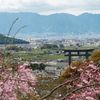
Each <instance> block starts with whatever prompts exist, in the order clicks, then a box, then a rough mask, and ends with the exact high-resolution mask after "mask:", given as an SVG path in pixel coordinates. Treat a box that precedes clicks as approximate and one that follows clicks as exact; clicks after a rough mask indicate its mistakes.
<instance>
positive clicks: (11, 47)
mask: <svg viewBox="0 0 100 100" xmlns="http://www.w3.org/2000/svg"><path fill="white" fill-rule="evenodd" d="M6 50H15V51H20V50H23V48H21V47H17V46H8V47H7V48H6Z"/></svg>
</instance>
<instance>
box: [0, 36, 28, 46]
mask: <svg viewBox="0 0 100 100" xmlns="http://www.w3.org/2000/svg"><path fill="white" fill-rule="evenodd" d="M6 39H7V37H6V36H4V35H3V34H0V44H5V43H6ZM12 40H13V42H12ZM9 43H12V44H29V42H27V41H24V40H21V39H15V38H14V39H13V38H11V37H8V39H7V44H9Z"/></svg>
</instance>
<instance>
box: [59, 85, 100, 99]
mask: <svg viewBox="0 0 100 100" xmlns="http://www.w3.org/2000/svg"><path fill="white" fill-rule="evenodd" d="M95 85H100V83H95V84H90V85H86V86H82V87H80V88H77V89H75V90H73V91H72V92H70V93H67V94H66V95H65V96H64V97H63V98H61V99H60V100H65V97H67V96H69V95H70V94H72V93H74V92H76V91H78V90H81V89H83V88H86V87H91V86H95Z"/></svg>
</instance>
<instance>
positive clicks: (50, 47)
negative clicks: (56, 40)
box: [41, 44, 58, 49]
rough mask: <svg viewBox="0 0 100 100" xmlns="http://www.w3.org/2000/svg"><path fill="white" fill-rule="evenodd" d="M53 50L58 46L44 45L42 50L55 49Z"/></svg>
mask: <svg viewBox="0 0 100 100" xmlns="http://www.w3.org/2000/svg"><path fill="white" fill-rule="evenodd" d="M53 48H58V46H57V45H56V44H44V45H43V46H42V47H41V49H53Z"/></svg>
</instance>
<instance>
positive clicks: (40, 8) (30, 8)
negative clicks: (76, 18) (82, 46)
mask: <svg viewBox="0 0 100 100" xmlns="http://www.w3.org/2000/svg"><path fill="white" fill-rule="evenodd" d="M0 12H33V13H39V14H47V15H48V14H52V13H71V14H75V15H79V14H81V13H83V12H90V13H100V0H0Z"/></svg>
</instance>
